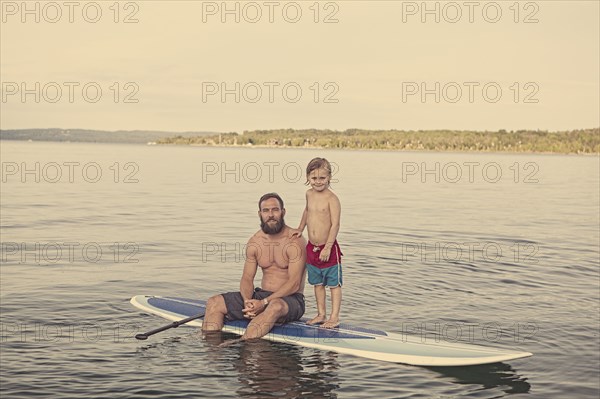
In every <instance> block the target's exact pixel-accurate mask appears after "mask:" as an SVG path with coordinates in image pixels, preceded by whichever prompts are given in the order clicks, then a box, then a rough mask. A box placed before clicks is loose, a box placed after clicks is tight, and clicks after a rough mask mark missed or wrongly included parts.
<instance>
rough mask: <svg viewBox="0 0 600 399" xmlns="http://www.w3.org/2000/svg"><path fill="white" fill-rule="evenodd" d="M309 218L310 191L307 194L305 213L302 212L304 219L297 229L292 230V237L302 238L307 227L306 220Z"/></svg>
mask: <svg viewBox="0 0 600 399" xmlns="http://www.w3.org/2000/svg"><path fill="white" fill-rule="evenodd" d="M307 217H308V191H307V192H306V206H305V207H304V212H302V219H300V226H298V228H297V229H290V237H294V236H296V237H300V236H301V235H302V232H303V231H304V228H305V227H306V218H307Z"/></svg>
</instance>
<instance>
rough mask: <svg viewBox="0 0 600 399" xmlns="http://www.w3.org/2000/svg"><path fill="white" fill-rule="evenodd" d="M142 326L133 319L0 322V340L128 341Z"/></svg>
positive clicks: (49, 341) (8, 342) (33, 341)
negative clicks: (132, 320) (132, 321)
mask: <svg viewBox="0 0 600 399" xmlns="http://www.w3.org/2000/svg"><path fill="white" fill-rule="evenodd" d="M140 330H141V326H140V325H139V324H136V323H118V324H113V325H107V324H97V323H84V324H66V323H39V322H35V323H24V322H23V321H21V320H19V321H15V322H2V323H0V343H2V344H10V343H21V344H22V343H27V344H77V343H97V342H102V341H104V342H113V343H120V342H130V341H132V340H133V341H135V339H134V337H135V335H136V334H137V333H139V332H140Z"/></svg>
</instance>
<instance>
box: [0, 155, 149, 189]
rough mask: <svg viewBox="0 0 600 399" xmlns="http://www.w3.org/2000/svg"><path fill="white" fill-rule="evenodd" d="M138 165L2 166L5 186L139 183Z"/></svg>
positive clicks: (9, 164)
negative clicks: (16, 183) (15, 183)
mask: <svg viewBox="0 0 600 399" xmlns="http://www.w3.org/2000/svg"><path fill="white" fill-rule="evenodd" d="M139 170H140V167H139V165H138V164H137V163H135V162H114V163H112V164H110V165H101V164H99V163H98V162H79V161H66V162H60V163H59V162H10V161H9V162H2V164H1V175H2V176H1V177H2V183H14V182H18V183H81V182H85V183H98V182H101V181H107V182H114V183H127V184H131V183H139V178H138V173H139Z"/></svg>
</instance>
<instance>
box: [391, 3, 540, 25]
mask: <svg viewBox="0 0 600 399" xmlns="http://www.w3.org/2000/svg"><path fill="white" fill-rule="evenodd" d="M401 7H402V23H404V24H406V23H422V24H426V23H436V24H439V23H447V24H458V23H468V24H474V23H486V24H497V23H499V22H502V21H509V22H511V23H515V24H520V23H522V24H537V23H539V22H540V20H539V12H540V5H539V3H538V2H535V1H403V2H401Z"/></svg>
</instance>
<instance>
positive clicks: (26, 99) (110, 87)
mask: <svg viewBox="0 0 600 399" xmlns="http://www.w3.org/2000/svg"><path fill="white" fill-rule="evenodd" d="M139 90H140V87H139V85H138V84H137V83H136V82H124V83H122V82H111V83H104V84H102V83H98V82H89V81H88V82H76V81H71V82H2V103H3V104H6V103H18V102H20V103H23V104H25V103H37V104H39V103H50V104H56V103H70V104H73V103H86V104H95V103H98V102H101V101H103V102H110V101H112V102H114V103H116V104H121V103H122V104H137V103H139V102H140V100H139V98H138V97H137V95H138V93H139Z"/></svg>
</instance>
